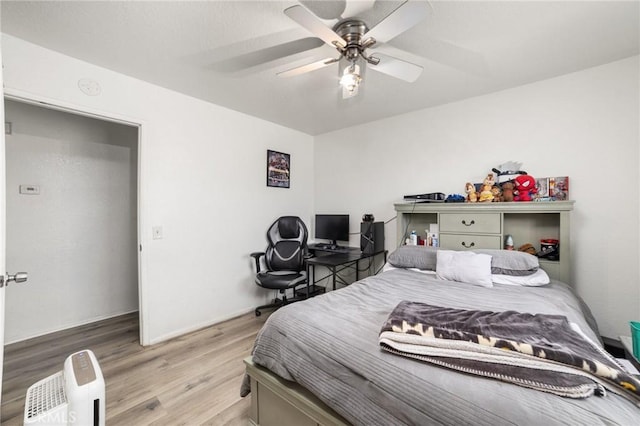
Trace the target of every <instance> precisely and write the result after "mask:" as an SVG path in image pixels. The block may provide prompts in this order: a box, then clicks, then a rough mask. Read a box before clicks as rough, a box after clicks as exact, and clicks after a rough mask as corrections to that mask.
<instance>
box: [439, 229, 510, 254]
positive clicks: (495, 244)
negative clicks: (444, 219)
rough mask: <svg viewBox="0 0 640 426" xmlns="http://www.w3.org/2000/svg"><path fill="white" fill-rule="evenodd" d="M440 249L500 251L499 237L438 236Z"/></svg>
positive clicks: (500, 242) (500, 241)
mask: <svg viewBox="0 0 640 426" xmlns="http://www.w3.org/2000/svg"><path fill="white" fill-rule="evenodd" d="M440 247H442V248H443V249H448V250H473V249H479V248H483V249H501V248H502V238H501V237H500V235H460V234H443V233H441V234H440Z"/></svg>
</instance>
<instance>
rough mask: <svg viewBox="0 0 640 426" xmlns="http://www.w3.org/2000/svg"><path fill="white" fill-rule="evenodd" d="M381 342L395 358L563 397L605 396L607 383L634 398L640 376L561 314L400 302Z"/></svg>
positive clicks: (639, 392) (638, 399)
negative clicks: (629, 371) (473, 309)
mask: <svg viewBox="0 0 640 426" xmlns="http://www.w3.org/2000/svg"><path fill="white" fill-rule="evenodd" d="M379 342H380V346H381V347H382V348H383V349H385V350H387V351H389V352H391V353H394V354H397V355H402V356H406V357H410V358H415V359H418V360H421V361H425V362H429V363H432V364H436V365H439V366H443V367H448V368H451V369H454V370H458V371H462V372H465V373H469V374H475V375H479V376H484V377H489V378H493V379H497V380H502V381H505V382H510V383H514V384H517V385H520V386H524V387H528V388H533V389H537V390H541V391H545V392H550V393H553V394H557V395H560V396H564V397H569V398H586V397H588V396H591V395H594V394H596V395H600V396H604V395H605V394H606V392H605V388H606V389H609V390H610V391H612V392H614V393H617V394H620V395H623V396H626V397H627V398H629V399H631V400H632V401H634V402H635V403H636V404H638V403H639V402H640V381H638V379H636V378H635V377H632V376H630V375H629V374H627V373H625V372H623V371H622V369H621V368H620V366H619V365H618V364H617V363H616V361H615V360H614V359H613V358H612V357H611V356H610V355H609V354H607V353H606V352H605V351H604V350H603V349H601V348H600V347H599V346H598V345H596V344H595V343H593V342H592V341H591V340H590V339H589V338H588V337H587V336H586V335H584V334H583V333H582V331H581V330H580V329H579V328H578V327H577V326H576V325H574V324H570V323H569V321H568V320H567V318H566V317H564V316H561V315H543V314H537V315H532V314H525V313H519V312H515V311H505V312H489V311H469V310H464V309H452V308H443V307H439V306H431V305H427V304H424V303H418V302H409V301H403V302H400V303H399V304H398V306H396V308H395V309H394V310H393V311H392V312H391V314H390V315H389V318H388V319H387V321H386V323H385V324H384V326H383V327H382V330H381V331H380V336H379Z"/></svg>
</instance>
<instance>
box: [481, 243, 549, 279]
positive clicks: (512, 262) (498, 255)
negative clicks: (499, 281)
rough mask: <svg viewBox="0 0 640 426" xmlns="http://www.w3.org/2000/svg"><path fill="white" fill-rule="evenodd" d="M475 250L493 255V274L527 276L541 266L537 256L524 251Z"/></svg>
mask: <svg viewBox="0 0 640 426" xmlns="http://www.w3.org/2000/svg"><path fill="white" fill-rule="evenodd" d="M473 251H474V252H475V253H484V254H489V255H491V273H492V274H499V275H512V276H525V275H531V274H534V273H535V272H536V271H537V270H538V268H539V267H540V263H539V262H538V258H537V257H536V256H534V255H531V254H529V253H525V252H522V251H515V250H489V249H477V250H473Z"/></svg>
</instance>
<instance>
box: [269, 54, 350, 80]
mask: <svg viewBox="0 0 640 426" xmlns="http://www.w3.org/2000/svg"><path fill="white" fill-rule="evenodd" d="M335 62H338V60H337V59H335V58H326V59H323V60H321V61H316V62H312V63H310V64H307V65H302V66H300V67H295V68H291V69H288V70H286V71H282V72H279V73H277V74H276V75H277V76H278V77H293V76H296V75H300V74H304V73H307V72H311V71H315V70H319V69H320V68H324V67H326V66H327V65H331V64H333V63H335Z"/></svg>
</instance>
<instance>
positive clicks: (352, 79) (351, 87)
mask: <svg viewBox="0 0 640 426" xmlns="http://www.w3.org/2000/svg"><path fill="white" fill-rule="evenodd" d="M361 81H362V76H361V75H360V67H359V66H358V65H357V64H355V63H352V64H351V65H349V66H348V67H346V68H345V69H344V72H343V73H342V77H340V85H341V86H342V87H343V88H344V89H345V90H346V91H347V92H349V93H354V92H356V93H357V91H358V86H359V85H360V82H361ZM354 94H355V93H354Z"/></svg>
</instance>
